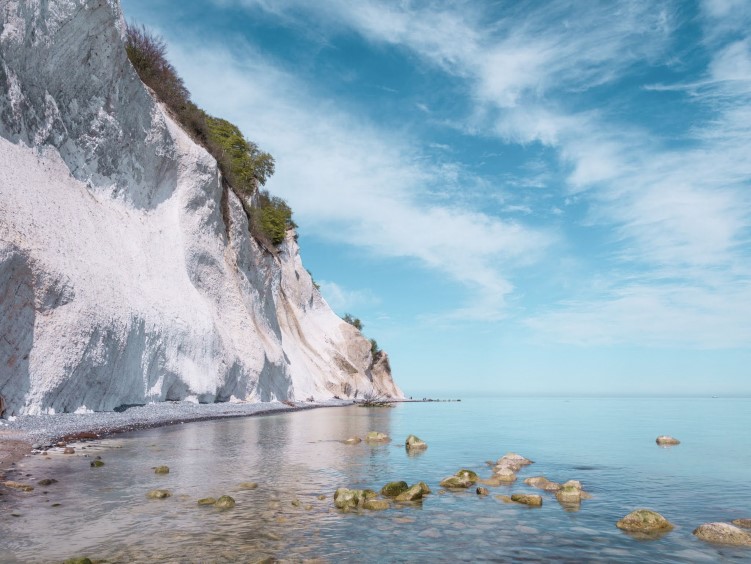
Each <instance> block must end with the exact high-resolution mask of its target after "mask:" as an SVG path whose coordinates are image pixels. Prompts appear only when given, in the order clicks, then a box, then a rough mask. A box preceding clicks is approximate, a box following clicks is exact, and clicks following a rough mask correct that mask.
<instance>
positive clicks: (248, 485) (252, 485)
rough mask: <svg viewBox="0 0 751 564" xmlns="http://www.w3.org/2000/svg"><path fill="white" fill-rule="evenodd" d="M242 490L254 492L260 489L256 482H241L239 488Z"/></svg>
mask: <svg viewBox="0 0 751 564" xmlns="http://www.w3.org/2000/svg"><path fill="white" fill-rule="evenodd" d="M237 487H238V488H240V489H241V490H254V489H256V488H257V487H258V484H257V483H256V482H240V484H238V486H237Z"/></svg>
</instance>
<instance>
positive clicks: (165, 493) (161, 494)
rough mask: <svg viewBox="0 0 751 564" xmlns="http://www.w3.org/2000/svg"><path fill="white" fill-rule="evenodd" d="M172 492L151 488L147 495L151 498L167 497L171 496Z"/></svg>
mask: <svg viewBox="0 0 751 564" xmlns="http://www.w3.org/2000/svg"><path fill="white" fill-rule="evenodd" d="M171 495H172V494H171V493H170V491H169V490H151V491H150V492H149V493H147V494H146V497H148V498H149V499H165V498H168V497H170V496H171Z"/></svg>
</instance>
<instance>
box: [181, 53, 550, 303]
mask: <svg viewBox="0 0 751 564" xmlns="http://www.w3.org/2000/svg"><path fill="white" fill-rule="evenodd" d="M195 45H196V42H193V41H186V42H185V43H184V44H183V43H174V44H171V50H170V53H171V58H172V59H173V60H174V64H175V66H176V67H177V68H178V70H179V72H180V73H181V74H182V75H183V77H184V79H185V81H186V84H187V85H188V87H189V88H190V90H191V92H192V94H193V96H194V99H196V100H197V101H198V103H199V104H200V105H201V106H202V107H204V108H205V109H206V110H207V111H208V112H209V113H215V114H217V115H221V116H222V117H225V118H227V119H229V120H231V121H233V122H234V123H237V124H238V125H239V126H240V128H241V129H242V130H243V131H244V132H245V133H246V135H247V136H248V137H249V138H251V139H253V140H254V141H256V142H257V143H258V144H259V145H260V146H261V147H263V148H264V150H268V151H269V152H271V153H272V154H273V155H274V157H275V159H276V165H277V166H276V170H277V172H276V174H275V175H274V177H272V179H271V180H270V182H269V187H270V188H271V190H272V191H273V192H274V193H276V194H279V195H281V196H282V197H284V198H287V199H288V200H289V201H290V204H291V205H292V208H293V209H294V211H295V216H296V218H297V219H298V223H300V224H301V225H303V228H304V229H306V230H310V231H314V232H315V233H317V234H318V235H320V236H323V237H326V238H329V239H331V240H335V241H338V242H343V243H347V244H351V245H354V246H357V247H360V248H364V249H368V251H369V252H371V253H374V254H375V255H377V256H382V257H403V258H408V259H416V260H417V264H420V265H422V266H424V267H427V268H430V269H433V270H437V271H438V272H440V273H442V274H444V275H446V276H448V277H450V278H451V279H453V280H454V281H456V282H459V283H461V284H463V285H465V286H466V287H467V288H470V289H471V291H472V292H473V294H474V295H476V300H478V301H482V303H483V307H476V308H475V307H472V306H471V305H470V306H469V308H468V309H466V310H463V311H465V312H466V313H467V314H469V313H471V312H474V314H476V315H477V316H480V317H482V318H498V317H499V316H501V315H502V314H503V309H504V307H505V296H506V295H507V294H508V293H510V292H511V291H512V288H513V286H512V284H511V283H510V282H509V272H511V271H512V269H513V268H514V266H515V265H518V264H522V263H526V262H528V261H530V260H532V259H533V258H534V257H539V256H540V254H541V253H542V252H543V251H544V249H545V248H546V246H547V245H548V244H549V243H550V239H551V236H550V235H549V234H547V233H545V232H544V231H542V230H536V229H530V228H527V227H525V226H523V225H521V224H519V223H513V222H506V221H501V220H499V219H498V218H495V217H492V216H489V215H486V214H483V213H480V212H477V211H473V210H472V209H470V208H467V207H463V206H462V204H461V203H459V202H455V201H449V202H447V203H441V204H437V203H431V202H430V199H428V200H426V198H425V196H426V195H429V194H430V192H431V190H433V191H435V189H436V188H440V187H441V186H444V185H446V184H447V183H448V184H451V185H452V186H453V185H454V184H457V183H461V182H463V181H465V179H463V178H462V175H461V173H460V171H459V169H458V168H456V167H452V165H451V164H450V163H449V164H445V165H444V166H440V167H433V166H431V165H430V164H429V163H425V162H424V161H423V159H422V158H421V157H422V155H420V154H418V153H416V152H415V149H413V148H412V147H414V146H415V145H416V144H414V143H412V142H411V140H410V139H405V138H402V137H400V136H398V135H394V134H390V133H387V132H384V131H381V130H379V129H378V128H376V127H374V126H373V125H371V124H369V123H367V122H364V121H362V120H360V119H358V118H356V117H355V116H352V115H350V114H347V113H344V112H342V111H340V110H338V109H337V108H335V107H333V106H332V104H330V103H329V102H327V101H325V100H322V99H317V98H315V97H314V96H313V95H312V94H311V93H310V92H309V91H306V88H305V86H304V85H303V84H300V83H299V82H298V81H297V80H296V79H294V78H293V77H292V76H290V75H288V74H286V73H284V72H283V71H281V70H280V69H278V68H275V67H274V66H273V65H272V64H271V63H269V62H267V61H265V60H264V58H263V56H262V55H261V54H260V53H258V52H254V51H252V49H251V48H250V47H249V46H247V45H246V46H238V45H235V50H234V51H230V50H228V49H226V48H224V47H218V46H217V47H201V48H197V47H195ZM258 108H262V111H257V109H258ZM250 109H253V110H254V111H249V110H250Z"/></svg>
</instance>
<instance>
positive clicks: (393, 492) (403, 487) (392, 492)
mask: <svg viewBox="0 0 751 564" xmlns="http://www.w3.org/2000/svg"><path fill="white" fill-rule="evenodd" d="M408 489H409V484H407V482H404V481H400V482H389V483H388V484H386V485H385V486H383V487H382V488H381V495H382V496H384V497H396V496H398V495H399V494H401V493H404V492H406V491H407V490H408Z"/></svg>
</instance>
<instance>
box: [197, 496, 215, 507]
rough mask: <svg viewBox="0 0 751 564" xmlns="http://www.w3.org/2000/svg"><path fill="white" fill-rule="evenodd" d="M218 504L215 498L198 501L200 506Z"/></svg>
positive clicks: (204, 498)
mask: <svg viewBox="0 0 751 564" xmlns="http://www.w3.org/2000/svg"><path fill="white" fill-rule="evenodd" d="M215 503H216V498H215V497H203V498H201V499H199V500H198V505H214V504H215Z"/></svg>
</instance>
